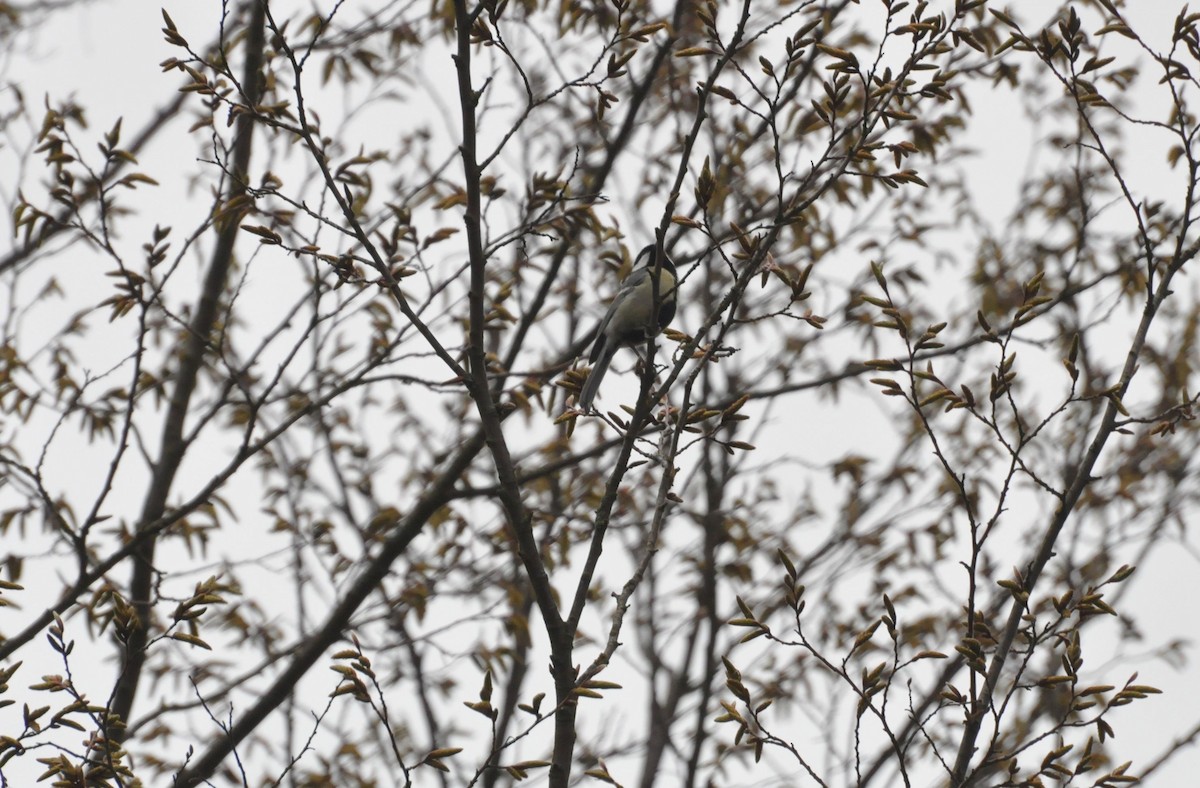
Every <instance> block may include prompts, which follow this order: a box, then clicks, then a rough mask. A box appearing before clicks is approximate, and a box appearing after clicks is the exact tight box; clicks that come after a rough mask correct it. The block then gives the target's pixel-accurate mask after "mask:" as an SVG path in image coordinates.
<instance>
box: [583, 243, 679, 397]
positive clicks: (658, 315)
mask: <svg viewBox="0 0 1200 788" xmlns="http://www.w3.org/2000/svg"><path fill="white" fill-rule="evenodd" d="M655 274H657V277H656V276H655ZM675 285H676V283H675V264H674V263H672V262H671V259H670V258H669V257H667V255H666V254H665V253H663V252H662V251H660V249H659V247H658V246H656V245H654V244H651V245H650V246H647V247H646V248H645V249H643V250H642V251H640V252H638V256H637V259H636V261H635V262H634V270H633V273H631V274H630V275H629V276H627V277H625V281H623V282H621V287H620V289H619V290H618V291H617V294H616V296H614V297H613V300H612V303H611V304H610V305H609V307H608V312H606V313H605V315H604V319H603V320H601V321H600V327H599V329H598V330H597V333H596V344H594V345H593V346H592V352H591V355H590V356H589V357H588V360H589V361H590V362H591V364H592V370H591V372H589V373H588V377H587V380H586V381H584V384H583V388H582V390H581V391H580V392H579V407H580V408H582V409H583V410H584V412H590V411H591V410H592V401H593V400H594V399H595V397H596V391H597V390H599V388H600V381H601V380H603V378H604V373H605V372H607V371H608V365H609V364H610V363H612V359H613V356H614V355H615V354H616V352H617V350H618V349H619V348H620V347H622V346H631V345H637V344H638V343H641V342H645V341H646V340H647V339H648V338H649V337H651V336H654V335H656V334H658V332H660V331H662V330H663V329H664V328H666V327H667V325H669V324H670V322H671V319H672V318H673V317H675Z"/></svg>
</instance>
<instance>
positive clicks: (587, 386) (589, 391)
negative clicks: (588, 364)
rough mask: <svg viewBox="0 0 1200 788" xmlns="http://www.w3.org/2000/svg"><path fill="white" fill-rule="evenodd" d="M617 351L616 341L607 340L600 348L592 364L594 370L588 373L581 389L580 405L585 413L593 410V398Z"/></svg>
mask: <svg viewBox="0 0 1200 788" xmlns="http://www.w3.org/2000/svg"><path fill="white" fill-rule="evenodd" d="M615 352H616V345H615V343H613V342H605V343H604V347H603V348H602V349H601V350H600V356H599V358H597V359H596V362H595V363H594V364H592V371H591V372H589V373H588V376H587V380H585V381H583V388H582V389H580V391H579V407H580V408H582V409H583V412H584V413H591V412H592V400H594V399H595V398H596V392H597V391H599V390H600V381H601V380H603V379H604V373H605V372H608V365H609V364H610V363H612V359H613V354H614V353H615Z"/></svg>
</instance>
